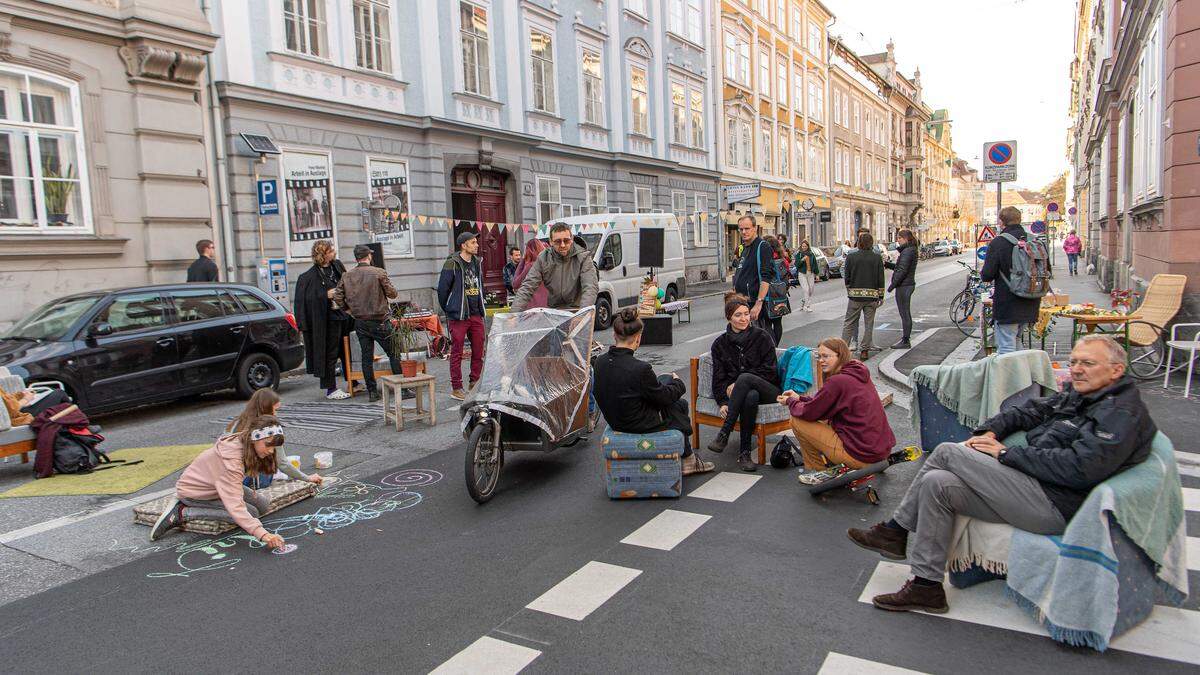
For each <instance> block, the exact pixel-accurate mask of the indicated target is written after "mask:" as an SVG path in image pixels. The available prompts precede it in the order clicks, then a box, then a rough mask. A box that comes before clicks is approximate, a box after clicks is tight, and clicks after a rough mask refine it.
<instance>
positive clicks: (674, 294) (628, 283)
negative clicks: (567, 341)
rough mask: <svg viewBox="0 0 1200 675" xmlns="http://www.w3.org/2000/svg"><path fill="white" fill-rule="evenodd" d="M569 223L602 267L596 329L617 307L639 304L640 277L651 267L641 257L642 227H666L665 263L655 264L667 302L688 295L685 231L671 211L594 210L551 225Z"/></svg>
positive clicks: (606, 323)
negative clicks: (685, 271)
mask: <svg viewBox="0 0 1200 675" xmlns="http://www.w3.org/2000/svg"><path fill="white" fill-rule="evenodd" d="M560 222H561V223H566V224H567V225H570V226H571V232H572V233H573V234H575V235H577V236H578V237H579V238H581V239H583V241H584V243H585V244H586V245H587V248H588V250H589V251H591V252H592V255H593V256H594V258H593V259H594V260H595V261H596V269H598V270H599V271H600V293H599V295H598V296H597V298H596V327H597V328H600V329H605V328H608V327H609V326H610V325H612V319H613V310H614V308H616V309H619V308H622V307H628V306H630V305H636V304H637V302H638V293H639V292H640V291H641V290H642V279H643V278H644V277H645V276H646V274H648V273H649V272H650V268H648V267H641V266H640V264H639V260H638V241H639V236H640V235H639V234H638V231H639V230H645V229H651V228H658V229H661V230H663V231H664V232H663V266H662V267H656V268H654V276H655V277H656V278H657V279H658V284H659V287H660V288H663V289H665V290H666V299H665V300H663V302H669V301H672V300H677V299H679V298H682V297H683V296H684V295H685V294H686V293H687V279H686V277H685V275H684V268H685V264H684V258H683V233H682V231H681V230H680V228H679V220H678V218H676V216H675V215H674V214H672V213H592V214H587V215H581V216H572V217H570V218H560V219H557V220H552V221H550V222H549V223H547V224H548V225H550V226H553V225H554V224H555V223H560Z"/></svg>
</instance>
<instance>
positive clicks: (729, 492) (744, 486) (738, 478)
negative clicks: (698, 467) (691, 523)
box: [688, 471, 762, 502]
mask: <svg viewBox="0 0 1200 675" xmlns="http://www.w3.org/2000/svg"><path fill="white" fill-rule="evenodd" d="M760 478H762V476H747V475H746V474H744V473H733V472H732V471H722V472H721V473H719V474H717V475H715V476H713V477H712V478H709V479H708V480H707V481H706V482H705V483H704V485H701V486H700V487H698V488H696V489H695V490H692V491H691V492H689V493H688V496H689V497H697V498H699V499H711V500H713V501H718V502H733V501H737V498H738V497H741V496H742V495H743V494H745V492H746V490H749V489H750V488H752V487H754V484H755V483H756V482H758V480H759V479H760Z"/></svg>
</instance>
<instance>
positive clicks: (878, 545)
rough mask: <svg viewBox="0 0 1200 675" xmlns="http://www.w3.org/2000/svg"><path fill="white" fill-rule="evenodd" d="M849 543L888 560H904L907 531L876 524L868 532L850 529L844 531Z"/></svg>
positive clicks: (906, 550) (906, 548)
mask: <svg viewBox="0 0 1200 675" xmlns="http://www.w3.org/2000/svg"><path fill="white" fill-rule="evenodd" d="M846 536H848V537H850V541H852V542H854V543H855V544H858V545H859V546H861V547H863V548H865V549H867V550H868V551H875V552H876V553H878V554H879V555H881V556H883V557H885V558H887V559H888V560H904V558H905V557H906V556H907V553H908V531H907V530H899V529H896V528H894V527H888V526H887V525H884V524H883V523H876V524H875V525H872V526H871V529H869V530H860V529H857V528H851V529H849V530H847V531H846Z"/></svg>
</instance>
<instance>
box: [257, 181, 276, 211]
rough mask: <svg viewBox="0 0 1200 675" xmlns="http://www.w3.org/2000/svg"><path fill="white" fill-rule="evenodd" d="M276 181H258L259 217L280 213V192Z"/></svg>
mask: <svg viewBox="0 0 1200 675" xmlns="http://www.w3.org/2000/svg"><path fill="white" fill-rule="evenodd" d="M275 186H276V183H275V181H274V180H260V181H258V215H260V216H269V215H272V214H275V213H279V191H278V189H276V187H275Z"/></svg>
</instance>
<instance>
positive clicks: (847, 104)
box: [842, 92, 850, 129]
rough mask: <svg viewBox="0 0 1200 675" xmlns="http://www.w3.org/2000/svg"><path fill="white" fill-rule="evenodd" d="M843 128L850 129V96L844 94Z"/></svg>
mask: <svg viewBox="0 0 1200 675" xmlns="http://www.w3.org/2000/svg"><path fill="white" fill-rule="evenodd" d="M842 126H844V127H846V128H847V129H849V128H850V95H849V94H847V93H845V92H842Z"/></svg>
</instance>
